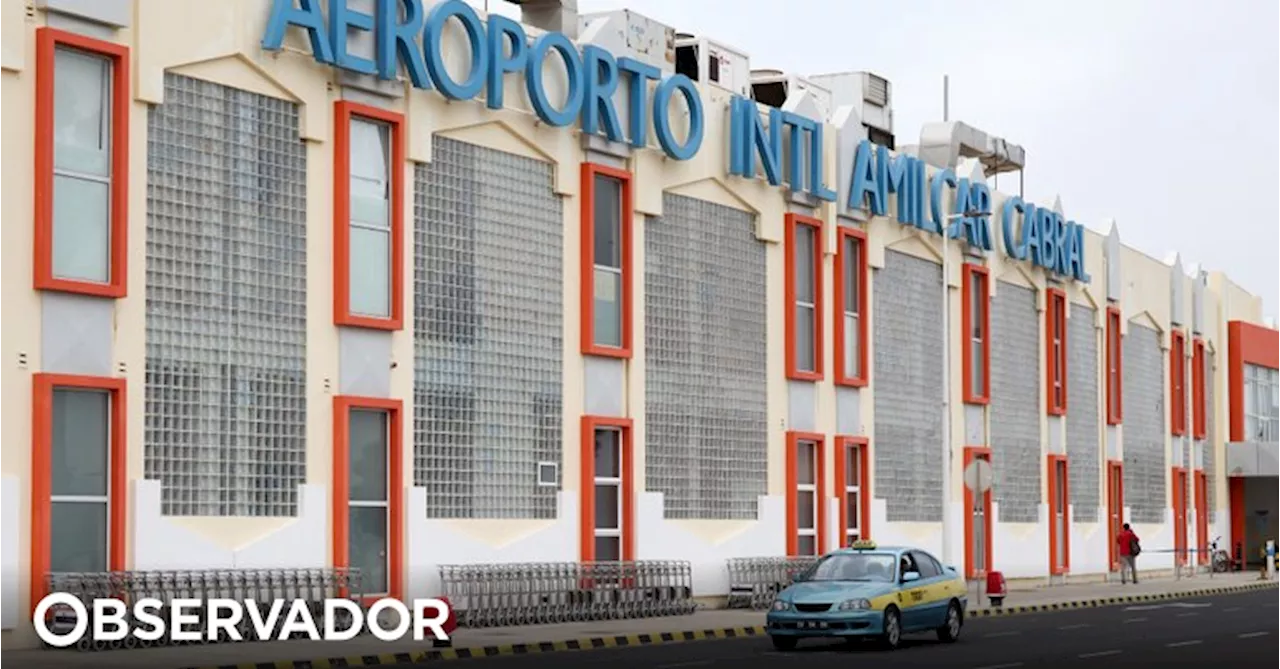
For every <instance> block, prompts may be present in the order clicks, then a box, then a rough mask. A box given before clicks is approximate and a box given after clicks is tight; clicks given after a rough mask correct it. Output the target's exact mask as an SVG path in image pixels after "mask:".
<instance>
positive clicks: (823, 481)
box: [786, 432, 827, 556]
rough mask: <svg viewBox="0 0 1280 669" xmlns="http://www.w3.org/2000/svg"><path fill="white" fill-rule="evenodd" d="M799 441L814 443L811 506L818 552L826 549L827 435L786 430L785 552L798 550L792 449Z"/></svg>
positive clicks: (791, 553) (796, 477)
mask: <svg viewBox="0 0 1280 669" xmlns="http://www.w3.org/2000/svg"><path fill="white" fill-rule="evenodd" d="M800 442H813V444H814V468H815V472H814V476H815V479H816V484H815V486H814V487H815V489H816V492H817V494H816V495H815V497H816V498H817V504H816V505H815V509H814V519H813V524H814V531H815V532H814V534H815V535H816V537H817V541H816V543H817V547H818V555H822V554H824V553H826V552H827V527H826V525H827V503H826V499H827V468H826V459H827V438H826V436H825V435H823V434H819V433H817V432H787V464H786V478H787V481H786V484H787V504H786V511H787V555H789V556H794V555H797V554H798V553H799V550H800V523H799V521H798V519H797V518H796V512H797V505H796V495H797V494H798V493H799V478H800V477H799V471H798V469H797V467H796V453H797V451H798V450H799V447H800Z"/></svg>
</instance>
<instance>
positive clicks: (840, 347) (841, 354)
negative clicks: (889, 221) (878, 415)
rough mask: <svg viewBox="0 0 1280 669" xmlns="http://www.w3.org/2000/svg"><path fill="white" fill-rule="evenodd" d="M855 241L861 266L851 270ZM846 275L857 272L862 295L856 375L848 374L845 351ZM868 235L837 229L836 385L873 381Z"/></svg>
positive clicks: (858, 261)
mask: <svg viewBox="0 0 1280 669" xmlns="http://www.w3.org/2000/svg"><path fill="white" fill-rule="evenodd" d="M849 241H852V243H853V244H854V245H856V246H857V247H858V255H857V258H856V260H857V266H856V267H850V266H849V264H850V258H849V257H848V254H846V253H845V246H846V244H847V243H848V242H849ZM846 272H854V273H855V274H856V275H857V277H858V280H857V285H858V295H857V296H856V297H855V299H856V300H857V305H858V350H857V351H854V352H853V355H854V356H856V357H857V360H858V372H857V374H854V375H853V376H848V375H846V374H845V373H844V367H845V362H846V360H845V356H846V355H847V353H846V351H845V350H844V339H845V331H844V329H845V324H844V302H845V298H846V297H847V296H846V295H845V294H844V284H845V281H844V280H845V274H846ZM867 279H868V272H867V233H865V232H863V231H862V230H858V229H856V228H851V227H848V226H844V225H841V226H837V227H836V262H835V281H834V292H835V295H833V296H832V297H833V299H832V300H831V302H832V306H833V309H832V318H833V319H834V320H833V321H832V327H833V328H834V332H833V333H832V340H833V343H834V347H835V360H834V364H835V370H834V377H833V379H834V381H835V383H836V385H840V386H851V387H855V388H857V387H862V386H865V385H867V379H868V378H869V374H868V370H867V331H868V330H867Z"/></svg>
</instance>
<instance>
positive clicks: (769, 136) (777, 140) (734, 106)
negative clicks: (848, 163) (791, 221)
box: [729, 95, 836, 202]
mask: <svg viewBox="0 0 1280 669" xmlns="http://www.w3.org/2000/svg"><path fill="white" fill-rule="evenodd" d="M784 138H786V139H787V140H788V143H789V145H790V149H789V154H790V155H788V156H787V159H788V160H787V165H786V172H785V174H784V172H783V165H782V158H783V155H782V154H783V139H784ZM806 154H807V155H808V157H809V160H808V161H807V163H806V161H805V159H804V158H805V155H806ZM757 158H758V159H759V160H760V167H761V169H762V170H763V171H764V178H765V180H766V181H768V182H769V184H771V185H773V186H781V185H782V184H783V182H784V181H785V182H786V184H787V187H788V188H790V190H791V191H793V192H799V193H806V194H808V195H810V196H812V197H814V198H816V199H818V200H820V201H824V202H835V201H836V193H835V191H833V190H831V188H829V187H828V186H827V185H826V184H825V183H823V180H822V165H823V163H824V162H825V161H824V159H823V144H822V123H819V122H817V121H815V120H813V119H811V118H808V117H806V116H801V115H800V114H796V113H794V112H789V111H783V110H781V109H776V108H770V109H769V123H768V127H767V128H766V127H765V123H764V121H762V120H761V118H760V108H759V106H757V105H756V102H755V101H754V100H750V99H748V98H744V97H742V96H740V95H735V96H733V98H732V99H731V100H730V101H729V174H735V175H737V176H741V177H745V178H747V179H754V178H755V176H756V159H757Z"/></svg>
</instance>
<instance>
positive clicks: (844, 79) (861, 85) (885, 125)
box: [812, 72, 894, 149]
mask: <svg viewBox="0 0 1280 669" xmlns="http://www.w3.org/2000/svg"><path fill="white" fill-rule="evenodd" d="M812 79H813V81H815V82H817V83H818V84H819V85H821V86H825V87H826V88H827V89H828V90H830V91H831V96H832V99H833V100H834V101H835V106H836V107H844V106H846V105H852V106H854V107H856V108H857V110H858V116H859V117H861V118H862V125H864V126H866V128H867V137H868V138H869V139H870V140H871V141H873V142H875V143H876V144H880V145H882V146H886V147H888V148H890V149H892V148H893V142H894V135H893V87H892V86H891V85H890V84H889V80H888V79H885V78H884V77H881V76H878V75H875V74H872V73H870V72H839V73H836V74H820V75H815V76H814V77H812Z"/></svg>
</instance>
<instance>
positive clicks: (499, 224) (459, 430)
mask: <svg viewBox="0 0 1280 669" xmlns="http://www.w3.org/2000/svg"><path fill="white" fill-rule="evenodd" d="M432 146H433V156H434V158H433V159H432V161H431V164H430V165H419V166H417V170H416V171H415V173H414V277H413V280H414V289H413V290H414V298H413V299H414V304H413V316H414V388H413V393H414V425H413V435H414V484H415V485H418V486H422V487H424V488H426V490H427V515H428V517H431V518H554V517H555V514H556V492H557V488H555V487H550V486H538V485H537V481H538V479H537V474H538V472H537V470H538V463H539V462H556V463H558V462H560V454H561V431H562V430H561V414H562V409H561V396H562V385H563V384H562V381H561V374H562V369H563V365H564V351H563V348H562V342H563V329H564V326H563V313H564V299H563V286H564V279H563V258H564V211H563V207H562V204H561V202H560V198H559V197H558V196H557V195H556V194H555V192H554V190H553V188H552V186H553V176H552V168H551V165H549V164H547V163H544V162H541V161H537V160H533V159H530V158H525V157H522V156H517V155H514V154H510V153H504V152H501V151H495V150H492V149H486V148H483V147H479V146H475V145H471V144H466V143H463V142H459V141H456V140H453V139H448V138H444V137H436V138H434V139H433V140H432Z"/></svg>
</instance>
